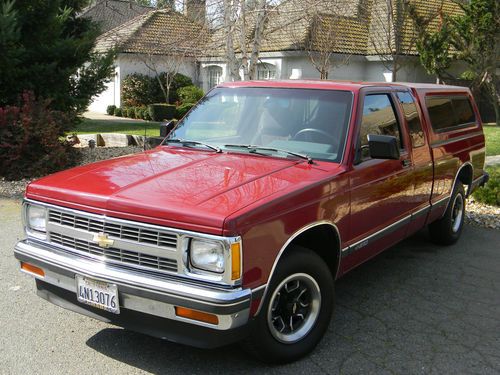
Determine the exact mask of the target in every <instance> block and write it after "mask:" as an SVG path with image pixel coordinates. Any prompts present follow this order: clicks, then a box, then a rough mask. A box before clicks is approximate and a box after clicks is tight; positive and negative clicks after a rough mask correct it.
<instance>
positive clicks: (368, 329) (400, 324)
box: [0, 200, 500, 375]
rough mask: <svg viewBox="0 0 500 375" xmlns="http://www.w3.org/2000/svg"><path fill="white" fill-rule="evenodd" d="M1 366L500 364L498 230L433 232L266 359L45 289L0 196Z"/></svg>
mask: <svg viewBox="0 0 500 375" xmlns="http://www.w3.org/2000/svg"><path fill="white" fill-rule="evenodd" d="M0 218H1V227H0V373H1V374H30V373H39V374H40V373H43V374H76V373H78V374H96V373H98V374H101V373H116V374H125V373H126V374H140V373H156V374H167V373H168V374H177V373H178V374H196V373H200V374H201V373H203V374H220V373H228V374H233V373H272V374H299V373H306V374H308V375H312V374H320V373H321V374H326V373H327V374H337V373H343V374H344V373H345V374H348V373H363V374H368V373H377V374H384V373H400V374H429V373H430V374H463V373H475V374H477V373H481V374H498V373H499V372H500V245H499V244H500V231H494V230H487V229H481V228H475V227H466V228H465V230H464V233H463V237H462V239H461V240H460V242H459V244H457V245H455V246H452V247H446V248H443V247H438V246H435V245H431V244H429V242H428V241H427V238H426V234H425V233H424V232H422V233H420V234H418V235H416V236H414V237H413V238H411V239H408V240H406V241H404V242H403V243H401V244H399V245H398V246H396V247H394V248H392V249H390V250H389V251H387V252H385V253H384V254H382V255H380V256H378V257H377V258H376V259H374V260H372V261H370V262H368V263H366V264H364V265H363V266H361V267H359V268H358V269H356V270H354V271H353V272H351V273H350V274H349V275H347V276H346V277H344V278H343V279H342V280H340V281H339V282H338V283H337V306H336V310H335V314H334V317H333V319H332V325H331V326H330V329H329V331H328V333H327V334H326V336H325V338H324V340H323V341H322V342H321V344H320V345H319V346H318V348H317V349H316V350H315V351H314V353H313V354H312V355H310V356H309V357H307V358H305V359H303V360H301V361H298V362H296V363H293V364H290V365H286V366H281V367H267V366H265V365H262V364H260V363H256V362H255V361H253V360H252V359H251V358H249V357H248V356H247V355H246V354H245V352H244V351H243V350H242V348H241V347H240V346H238V345H234V346H231V347H225V348H220V349H216V350H199V349H194V348H190V347H186V346H181V345H177V344H172V343H168V342H164V341H161V340H157V339H154V338H150V337H148V336H143V335H140V334H136V333H133V332H128V331H125V330H122V329H120V328H116V327H113V326H110V325H108V324H105V323H101V322H98V321H94V320H92V319H90V318H86V317H83V316H80V315H77V314H74V313H71V312H68V311H65V310H63V309H61V308H59V307H56V306H53V305H51V304H49V303H47V302H45V301H44V300H42V299H39V298H38V297H36V295H35V293H34V289H35V286H34V282H33V281H32V279H31V278H30V277H28V276H25V275H22V274H21V273H19V271H18V265H17V262H16V261H15V260H14V258H13V256H12V249H13V246H14V243H15V242H16V241H17V239H19V238H21V237H22V229H21V223H20V219H19V218H20V204H19V202H18V201H9V200H3V201H2V200H0Z"/></svg>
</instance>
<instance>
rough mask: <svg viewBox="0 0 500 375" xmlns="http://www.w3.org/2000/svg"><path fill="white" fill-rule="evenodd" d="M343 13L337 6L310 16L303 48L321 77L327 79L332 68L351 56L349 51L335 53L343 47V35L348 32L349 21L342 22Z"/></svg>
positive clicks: (346, 60) (343, 63)
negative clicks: (307, 33) (330, 10)
mask: <svg viewBox="0 0 500 375" xmlns="http://www.w3.org/2000/svg"><path fill="white" fill-rule="evenodd" d="M332 10H333V9H332ZM343 13H344V12H343V11H342V9H341V8H339V7H337V9H335V10H334V11H333V12H331V13H322V12H316V13H315V14H313V15H312V17H311V24H310V29H309V35H308V37H307V39H306V43H305V50H306V52H307V56H308V57H309V61H310V62H311V64H312V65H313V66H314V68H316V70H317V71H318V72H319V74H320V78H321V79H328V74H329V72H330V70H331V69H332V68H334V67H337V66H340V65H345V64H347V63H348V61H349V58H350V57H351V54H350V53H343V54H339V55H335V52H338V51H340V50H342V49H343V48H344V46H343V45H342V43H344V39H343V36H344V35H345V34H346V33H348V32H349V30H348V28H349V25H350V23H349V22H344V19H345V17H344V15H343ZM338 56H340V57H338Z"/></svg>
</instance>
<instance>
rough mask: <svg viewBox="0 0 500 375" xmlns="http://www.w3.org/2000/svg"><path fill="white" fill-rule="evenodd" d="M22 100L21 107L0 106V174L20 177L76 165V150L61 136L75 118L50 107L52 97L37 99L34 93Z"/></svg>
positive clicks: (37, 174) (26, 95) (9, 177)
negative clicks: (49, 98)
mask: <svg viewBox="0 0 500 375" xmlns="http://www.w3.org/2000/svg"><path fill="white" fill-rule="evenodd" d="M21 99H22V106H21V107H17V106H6V107H4V108H0V150H1V152H0V175H2V176H4V177H6V178H7V179H13V180H17V179H21V178H24V177H36V176H43V175H46V174H48V173H52V172H55V171H58V170H60V169H63V168H67V167H69V166H71V165H73V164H74V163H75V162H76V158H77V156H76V155H77V153H76V152H75V151H74V149H73V148H72V147H71V144H70V143H69V142H67V141H60V138H61V137H62V136H63V135H64V133H65V131H66V129H65V126H66V125H67V124H68V123H72V122H73V123H74V119H71V118H70V117H69V116H68V115H67V114H65V113H63V112H59V111H54V110H51V109H49V105H50V101H49V100H37V99H35V96H34V95H33V94H32V93H29V92H25V93H24V94H23V95H22V98H21Z"/></svg>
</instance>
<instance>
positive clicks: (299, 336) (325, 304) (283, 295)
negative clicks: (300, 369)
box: [245, 246, 334, 363]
mask: <svg viewBox="0 0 500 375" xmlns="http://www.w3.org/2000/svg"><path fill="white" fill-rule="evenodd" d="M333 288H334V284H333V278H332V274H331V272H330V269H329V268H328V266H327V265H326V263H325V262H324V261H323V259H321V258H320V257H319V256H318V255H317V254H316V253H314V252H313V251H311V250H309V249H306V248H303V247H300V246H293V248H292V249H288V253H287V254H285V255H284V256H283V258H282V259H280V261H279V263H278V267H277V268H276V272H275V274H274V276H273V278H272V280H271V283H270V285H269V288H268V291H267V293H266V296H265V299H264V302H263V305H262V308H261V311H260V312H259V315H258V316H257V317H256V318H255V320H254V321H253V323H252V324H253V327H252V330H251V331H252V332H251V334H250V336H249V338H248V339H247V341H246V342H245V344H246V347H247V349H249V351H250V352H251V354H253V355H254V356H256V357H257V358H258V359H259V360H261V361H263V362H267V363H286V362H292V361H295V360H297V359H299V358H301V357H303V356H305V355H306V354H308V353H309V352H311V351H312V350H313V349H314V348H315V347H316V345H317V344H318V343H319V341H320V340H321V338H322V337H323V335H324V333H325V332H326V330H327V328H328V325H329V323H330V320H331V317H332V312H333V302H334V289H333Z"/></svg>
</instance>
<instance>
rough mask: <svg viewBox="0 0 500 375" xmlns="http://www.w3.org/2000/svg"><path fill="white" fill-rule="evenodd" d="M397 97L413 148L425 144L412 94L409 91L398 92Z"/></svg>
mask: <svg viewBox="0 0 500 375" xmlns="http://www.w3.org/2000/svg"><path fill="white" fill-rule="evenodd" d="M397 97H398V99H399V102H400V103H401V106H402V107H403V112H404V114H405V118H406V122H407V124H408V131H409V132H410V138H411V144H412V146H413V148H416V147H420V146H423V145H424V144H425V140H424V132H423V130H422V124H421V123H420V116H419V115H418V111H417V106H416V105H415V100H414V99H413V96H412V95H411V94H410V93H409V92H398V93H397Z"/></svg>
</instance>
